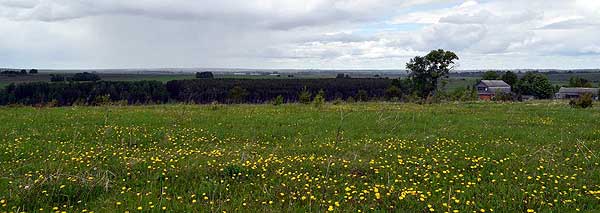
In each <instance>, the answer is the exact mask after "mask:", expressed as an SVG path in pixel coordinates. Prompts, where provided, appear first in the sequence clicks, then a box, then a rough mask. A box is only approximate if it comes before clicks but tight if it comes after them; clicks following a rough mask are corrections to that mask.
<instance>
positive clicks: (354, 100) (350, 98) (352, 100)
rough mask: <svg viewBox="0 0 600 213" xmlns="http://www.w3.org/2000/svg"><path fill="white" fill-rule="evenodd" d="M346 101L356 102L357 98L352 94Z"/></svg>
mask: <svg viewBox="0 0 600 213" xmlns="http://www.w3.org/2000/svg"><path fill="white" fill-rule="evenodd" d="M346 102H348V103H354V102H356V99H354V98H353V97H352V96H350V97H348V99H346Z"/></svg>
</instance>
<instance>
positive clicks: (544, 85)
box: [515, 72, 556, 99]
mask: <svg viewBox="0 0 600 213" xmlns="http://www.w3.org/2000/svg"><path fill="white" fill-rule="evenodd" d="M515 89H516V91H517V93H519V94H522V95H533V96H534V97H536V98H538V99H547V98H551V97H552V96H553V95H554V93H555V91H556V88H555V87H554V86H552V84H551V83H550V81H549V80H548V77H546V76H545V75H543V74H539V73H531V72H529V73H527V74H525V76H523V78H521V79H520V80H519V81H518V83H517V85H516V88H515Z"/></svg>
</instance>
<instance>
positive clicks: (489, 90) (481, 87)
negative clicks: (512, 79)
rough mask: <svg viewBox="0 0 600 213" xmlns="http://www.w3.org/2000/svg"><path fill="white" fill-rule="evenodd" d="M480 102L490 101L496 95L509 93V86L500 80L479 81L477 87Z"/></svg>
mask: <svg viewBox="0 0 600 213" xmlns="http://www.w3.org/2000/svg"><path fill="white" fill-rule="evenodd" d="M476 87H477V94H478V95H479V99H480V100H491V99H492V98H493V97H494V96H496V94H497V93H500V92H502V93H511V88H510V85H508V84H507V83H506V82H504V81H502V80H481V81H480V82H479V83H478V84H477V85H476Z"/></svg>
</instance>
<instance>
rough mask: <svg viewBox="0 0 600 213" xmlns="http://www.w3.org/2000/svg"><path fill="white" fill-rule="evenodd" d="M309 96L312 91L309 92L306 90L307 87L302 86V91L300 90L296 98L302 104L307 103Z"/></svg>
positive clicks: (310, 96)
mask: <svg viewBox="0 0 600 213" xmlns="http://www.w3.org/2000/svg"><path fill="white" fill-rule="evenodd" d="M311 98H312V93H310V91H308V89H306V87H304V88H303V89H302V91H300V94H298V100H299V101H300V103H302V104H309V103H310V99H311Z"/></svg>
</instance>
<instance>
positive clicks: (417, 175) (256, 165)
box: [0, 102, 600, 212]
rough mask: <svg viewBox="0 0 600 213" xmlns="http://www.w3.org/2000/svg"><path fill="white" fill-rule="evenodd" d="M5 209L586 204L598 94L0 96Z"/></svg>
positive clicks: (594, 174)
mask: <svg viewBox="0 0 600 213" xmlns="http://www.w3.org/2000/svg"><path fill="white" fill-rule="evenodd" d="M0 123H1V124H0V140H1V145H0V165H1V166H0V212H16V211H28V212H32V211H67V212H82V211H95V212H124V211H130V212H160V211H174V212H224V211H227V212H237V211H245V212H248V211H264V212H301V211H302V212H303V211H313V212H323V211H334V212H357V211H363V212H365V211H400V212H429V211H436V212H474V211H476V212H484V211H485V212H492V211H494V212H572V211H576V210H580V211H584V212H590V211H599V210H600V165H599V163H600V158H599V157H600V153H598V152H599V151H600V108H598V107H596V108H593V109H587V110H578V109H572V108H569V107H568V106H567V105H566V103H564V102H529V103H461V104H453V103H448V104H441V105H414V104H392V103H367V104H342V105H330V104H326V105H324V106H322V107H321V108H315V107H313V106H312V105H311V106H305V105H295V104H291V105H282V106H272V105H228V106H225V105H206V106H197V105H161V106H130V107H118V106H111V107H65V108H29V107H14V108H6V107H5V108H0Z"/></svg>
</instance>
